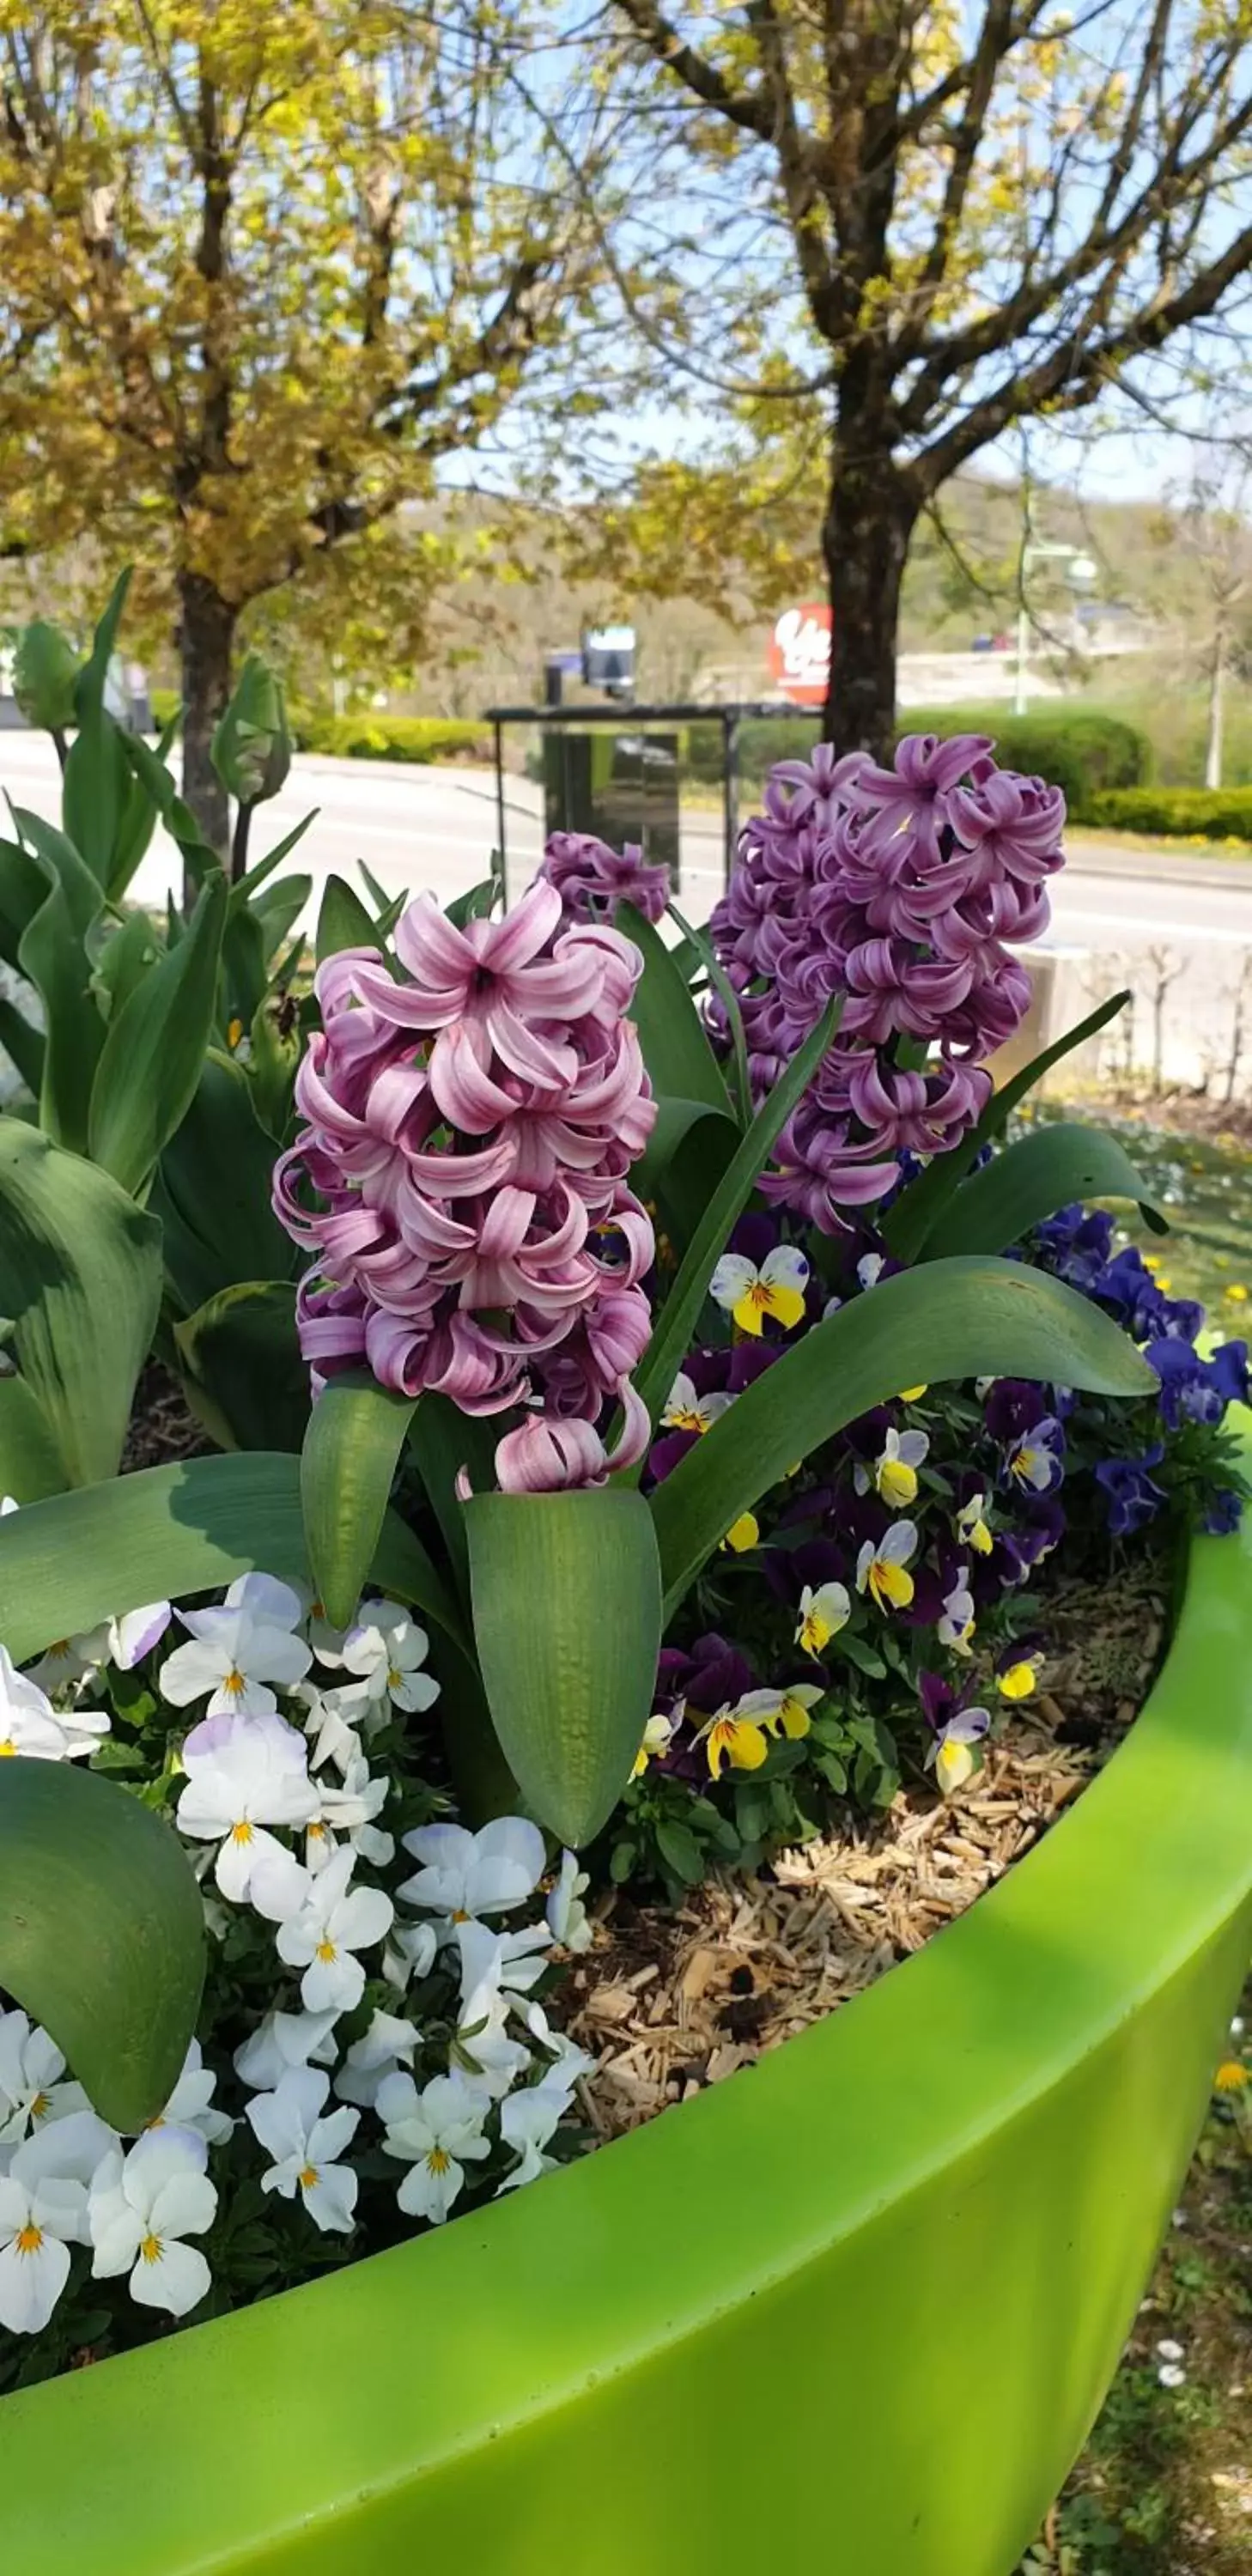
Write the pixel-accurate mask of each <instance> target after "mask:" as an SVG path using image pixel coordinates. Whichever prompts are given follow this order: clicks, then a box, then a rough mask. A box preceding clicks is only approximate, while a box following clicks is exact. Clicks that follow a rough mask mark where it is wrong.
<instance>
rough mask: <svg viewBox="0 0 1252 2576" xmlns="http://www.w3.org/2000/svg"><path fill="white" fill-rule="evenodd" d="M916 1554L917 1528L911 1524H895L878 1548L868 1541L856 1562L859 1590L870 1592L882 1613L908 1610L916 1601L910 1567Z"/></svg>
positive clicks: (881, 1539)
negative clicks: (911, 1558)
mask: <svg viewBox="0 0 1252 2576" xmlns="http://www.w3.org/2000/svg"><path fill="white" fill-rule="evenodd" d="M916 1551H917V1529H916V1526H915V1524H914V1523H913V1522H912V1521H893V1522H892V1524H891V1527H890V1529H889V1530H887V1531H886V1532H885V1533H884V1535H883V1536H882V1538H880V1539H879V1540H878V1542H877V1545H875V1542H874V1541H873V1539H869V1538H867V1539H866V1542H865V1545H864V1547H863V1548H862V1550H861V1553H860V1555H859V1556H858V1558H857V1561H856V1588H857V1591H858V1592H868V1594H869V1596H870V1599H871V1601H874V1602H876V1603H877V1605H878V1608H879V1609H880V1610H907V1608H908V1606H909V1603H910V1601H911V1600H912V1598H913V1577H912V1575H911V1574H910V1573H909V1571H908V1564H909V1559H910V1557H912V1556H914V1555H915V1554H916Z"/></svg>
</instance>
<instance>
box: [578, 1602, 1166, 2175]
mask: <svg viewBox="0 0 1252 2576" xmlns="http://www.w3.org/2000/svg"><path fill="white" fill-rule="evenodd" d="M1159 1581H1160V1569H1159V1567H1157V1566H1153V1565H1151V1564H1148V1565H1143V1564H1140V1565H1138V1566H1136V1567H1135V1568H1134V1569H1132V1570H1131V1571H1130V1572H1129V1573H1128V1574H1127V1575H1126V1576H1124V1577H1123V1578H1121V1579H1120V1580H1119V1581H1117V1582H1114V1583H1112V1584H1110V1583H1109V1582H1108V1581H1102V1582H1100V1583H1099V1584H1091V1585H1086V1584H1080V1585H1070V1586H1068V1587H1067V1588H1066V1589H1065V1590H1064V1591H1063V1592H1058V1593H1057V1594H1056V1595H1055V1596H1054V1598H1053V1600H1052V1601H1051V1602H1050V1604H1049V1614H1048V1621H1047V1628H1048V1642H1049V1653H1048V1659H1047V1664H1046V1669H1045V1681H1046V1684H1047V1687H1046V1688H1045V1689H1044V1690H1043V1691H1042V1692H1041V1694H1040V1696H1039V1697H1038V1698H1036V1699H1034V1700H1031V1701H1029V1702H1026V1703H1024V1704H1022V1705H1020V1706H1018V1707H1016V1708H1014V1710H1013V1712H1012V1715H1011V1717H1010V1719H1009V1722H1008V1724H1007V1726H1006V1727H1005V1728H1004V1731H1003V1733H1002V1734H1001V1735H1000V1736H999V1737H998V1739H997V1741H996V1742H995V1744H994V1745H993V1746H992V1748H991V1750H990V1753H989V1756H988V1760H987V1765H986V1768H985V1770H984V1771H982V1772H981V1773H980V1774H979V1775H978V1776H977V1777H976V1778H975V1779H974V1780H972V1781H971V1782H970V1784H969V1786H968V1788H966V1789H965V1790H963V1791H961V1792H960V1793H959V1794H958V1795H957V1796H956V1797H954V1798H951V1799H949V1800H943V1799H940V1798H939V1796H938V1795H937V1793H936V1792H935V1791H933V1790H931V1789H930V1788H929V1787H921V1786H917V1787H909V1788H905V1789H902V1790H901V1791H900V1792H899V1793H898V1795H897V1796H896V1798H895V1800H894V1801H893V1803H892V1805H891V1807H890V1809H889V1810H888V1811H887V1812H886V1814H885V1815H884V1816H883V1817H882V1818H881V1819H879V1820H876V1821H874V1822H873V1823H868V1822H866V1821H863V1820H852V1821H849V1823H848V1825H847V1826H846V1828H845V1829H844V1830H843V1831H840V1832H835V1833H831V1834H828V1835H825V1836H823V1837H822V1838H821V1839H820V1840H817V1841H814V1842H811V1843H808V1844H806V1845H804V1846H803V1847H802V1848H800V1849H798V1850H794V1851H788V1852H785V1853H783V1854H782V1855H780V1857H779V1858H778V1859H777V1860H776V1861H775V1863H774V1864H773V1867H772V1869H770V1870H764V1871H762V1872H761V1873H760V1874H759V1875H757V1876H754V1877H745V1876H743V1875H737V1876H730V1875H725V1876H717V1877H715V1878H712V1879H710V1880H709V1881H708V1882H707V1883H706V1884H705V1885H704V1886H703V1887H701V1888H698V1889H696V1890H694V1891H693V1893H692V1895H691V1897H690V1899H689V1900H688V1902H687V1903H685V1904H684V1905H683V1906H682V1907H681V1908H680V1909H679V1910H677V1911H674V1910H673V1909H671V1908H668V1907H665V1906H660V1905H657V1906H639V1905H637V1904H635V1903H633V1902H632V1900H631V1899H630V1898H629V1897H628V1896H627V1895H626V1894H625V1893H624V1892H621V1891H618V1890H613V1891H611V1892H610V1893H609V1894H608V1895H607V1896H606V1897H605V1898H604V1899H603V1900H602V1902H601V1905H600V1906H599V1908H598V1909H597V1911H598V1920H597V1922H596V1925H595V1941H594V1945H593V1947H592V1948H591V1949H590V1950H589V1951H587V1952H585V1953H584V1954H583V1955H582V1956H581V1957H580V1958H578V1959H577V1960H575V1961H574V1962H573V1963H572V1966H571V1971H570V1974H569V1976H568V1979H567V1980H566V1982H565V1985H564V1987H563V1988H562V1991H561V1996H560V1998H559V2000H558V2009H560V2010H561V2013H562V2018H564V2019H565V2020H566V2025H567V2028H568V2030H569V2034H570V2037H571V2038H572V2039H575V2040H577V2041H578V2043H579V2044H580V2046H582V2047H583V2048H585V2049H587V2050H588V2051H589V2052H590V2053H591V2054H592V2055H593V2056H595V2057H596V2059H597V2060H598V2064H597V2069H596V2072H595V2074H594V2075H592V2076H590V2077H588V2078H587V2080H586V2082H585V2083H584V2084H582V2085H580V2087H579V2093H580V2097H581V2101H582V2106H583V2109H584V2110H585V2113H586V2116H587V2119H588V2122H589V2124H590V2126H591V2127H592V2128H593V2129H594V2130H595V2131H596V2132H597V2134H598V2136H599V2137H600V2138H601V2139H607V2138H613V2137H619V2136H621V2135H623V2134H624V2133H625V2132H626V2131H627V2130H629V2129H634V2128H638V2127H640V2126H641V2124H642V2123H643V2122H644V2121H645V2120H651V2119H653V2118H655V2116H656V2115H657V2113H658V2112H661V2111H665V2110H668V2109H669V2108H670V2107H671V2105H672V2104H674V2103H676V2102H682V2101H686V2100H687V2099H688V2097H689V2096H690V2095H691V2094H692V2093H695V2092H698V2091H700V2089H701V2088H702V2087H703V2086H704V2085H706V2084H719V2083H722V2082H724V2080H725V2078H726V2077H727V2076H729V2075H733V2074H735V2073H737V2071H738V2070H739V2068H741V2067H743V2066H748V2065H750V2064H751V2063H752V2062H753V2060H754V2059H755V2058H757V2057H760V2056H763V2055H764V2053H765V2051H766V2050H767V2049H771V2048H777V2047H778V2046H780V2044H781V2042H782V2041H783V2040H785V2039H790V2038H792V2037H794V2035H795V2034H796V2033H797V2032H798V2031H801V2030H804V2029H806V2028H807V2027H808V2025H809V2023H810V2022H814V2021H818V2020H820V2019H821V2018H822V2017H823V2015H825V2014H826V2013H829V2012H834V2011H835V2010H837V2008H838V2006H839V2005H840V2004H842V2003H846V2002H847V2001H848V1999H849V1998H850V1997H851V1996H852V1995H857V1994H860V1993H862V1992H863V1990H864V1989H865V1988H866V1987H867V1986H870V1985H872V1984H873V1983H874V1981H875V1979H876V1978H878V1977H881V1976H883V1975H884V1974H885V1973H886V1971H887V1969H889V1968H892V1967H894V1966H895V1965H896V1963H897V1961H899V1960H901V1959H904V1958H907V1957H908V1956H909V1954H910V1953H911V1952H912V1951H914V1950H919V1949H920V1948H921V1947H922V1944H923V1943H924V1942H925V1941H928V1940H929V1939H930V1937H931V1935H932V1933H935V1932H938V1931H940V1930H942V1928H943V1926H944V1925H945V1924H946V1923H950V1922H952V1921H953V1920H954V1919H955V1917H956V1916H957V1915H958V1914H963V1913H964V1912H965V1910H966V1908H967V1907H968V1906H970V1905H973V1904H974V1903H975V1902H976V1900H977V1899H978V1897H980V1896H981V1895H982V1894H983V1893H984V1891H985V1890H986V1889H987V1888H988V1887H992V1886H994V1884H995V1882H996V1880H997V1879H999V1878H1002V1877H1003V1875H1004V1873H1005V1871H1006V1870H1007V1869H1010V1868H1011V1867H1012V1865H1013V1863H1014V1862H1015V1861H1017V1860H1020V1859H1021V1857H1022V1855H1023V1854H1024V1853H1025V1852H1027V1851H1029V1850H1030V1849H1031V1847H1032V1846H1033V1845H1034V1844H1035V1843H1036V1842H1038V1841H1039V1839H1040V1837H1041V1835H1043V1834H1044V1833H1046V1832H1047V1830H1048V1827H1049V1826H1050V1825H1051V1824H1052V1822H1053V1820H1054V1818H1055V1817H1056V1816H1058V1815H1059V1814H1060V1813H1061V1812H1062V1810H1063V1809H1064V1808H1065V1807H1067V1806H1068V1805H1069V1804H1070V1802H1071V1800H1072V1799H1074V1798H1075V1797H1077V1795H1078V1794H1079V1792H1080V1790H1081V1789H1082V1788H1083V1787H1084V1786H1085V1785H1086V1782H1087V1781H1088V1780H1089V1779H1090V1778H1091V1776H1092V1775H1093V1773H1094V1772H1096V1771H1097V1770H1098V1769H1099V1768H1100V1767H1101V1764H1102V1763H1103V1762H1104V1760H1106V1759H1107V1756H1108V1755H1109V1753H1110V1752H1112V1751H1113V1749H1114V1747H1115V1746H1116V1744H1117V1743H1118V1742H1119V1741H1120V1740H1121V1737H1122V1735H1123V1734H1124V1733H1125V1730H1126V1727H1127V1725H1128V1724H1129V1723H1130V1720H1131V1719H1132V1718H1133V1717H1134V1715H1135V1714H1136V1712H1137V1710H1138V1708H1139V1706H1140V1705H1141V1703H1142V1700H1143V1698H1144V1696H1145V1694H1146V1691H1147V1688H1148V1686H1149V1684H1150V1682H1151V1679H1152V1676H1153V1673H1154V1672H1155V1669H1156V1666H1157V1663H1158V1660H1159V1657H1160V1652H1161V1646H1162V1641H1163V1637H1164V1631H1165V1612H1164V1604H1163V1601H1162V1599H1161V1597H1160V1594H1159V1591H1158V1589H1157V1586H1158V1585H1159Z"/></svg>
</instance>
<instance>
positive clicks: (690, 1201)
mask: <svg viewBox="0 0 1252 2576" xmlns="http://www.w3.org/2000/svg"><path fill="white" fill-rule="evenodd" d="M739 1134H740V1131H739V1128H738V1127H737V1125H736V1123H735V1121H734V1119H733V1118H728V1117H727V1116H726V1115H725V1112H724V1111H723V1110H720V1109H711V1108H710V1107H709V1104H708V1102H707V1100H673V1099H669V1100H658V1102H657V1107H656V1123H655V1125H654V1127H653V1130H652V1133H651V1135H650V1136H649V1138H648V1142H647V1145H646V1147H645V1149H644V1152H643V1153H642V1154H641V1156H640V1157H639V1160H638V1162H637V1163H636V1164H635V1165H634V1168H633V1170H632V1172H631V1176H630V1185H631V1188H632V1189H633V1190H635V1191H636V1192H637V1194H638V1196H639V1197H640V1198H641V1199H643V1200H644V1201H645V1202H646V1203H649V1204H650V1203H652V1202H655V1204H656V1206H657V1208H658V1210H659V1212H660V1214H661V1216H662V1217H663V1218H664V1220H665V1224H666V1227H667V1229H668V1231H669V1232H670V1234H671V1235H673V1236H675V1237H676V1239H677V1242H678V1246H679V1249H680V1250H683V1249H685V1247H686V1245H687V1244H688V1243H689V1242H690V1240H691V1237H692V1235H693V1233H694V1232H695V1229H696V1227H697V1225H698V1224H699V1222H700V1218H701V1216H702V1214H703V1212H704V1209H705V1208H706V1206H707V1205H708V1197H709V1189H710V1186H711V1184H712V1183H713V1182H715V1181H719V1180H720V1179H721V1177H722V1174H723V1173H724V1171H725V1169H726V1166H727V1164H728V1163H729V1161H730V1158H731V1155H732V1154H733V1153H734V1150H735V1147H736V1145H737V1144H738V1142H739Z"/></svg>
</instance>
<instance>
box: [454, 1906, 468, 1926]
mask: <svg viewBox="0 0 1252 2576" xmlns="http://www.w3.org/2000/svg"><path fill="white" fill-rule="evenodd" d="M452 1920H453V1922H454V1923H468V1922H469V1920H470V1916H469V1915H468V1913H467V1912H466V1910H465V1907H464V1906H463V1905H454V1906H453V1908H452Z"/></svg>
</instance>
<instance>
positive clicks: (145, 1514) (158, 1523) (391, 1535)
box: [0, 1449, 463, 1983]
mask: <svg viewBox="0 0 1252 2576" xmlns="http://www.w3.org/2000/svg"><path fill="white" fill-rule="evenodd" d="M253 1571H259V1572H261V1573H263V1574H277V1575H280V1576H282V1577H284V1578H285V1579H286V1580H287V1581H288V1582H294V1583H303V1582H307V1580H308V1576H309V1564H308V1558H307V1554H306V1551H305V1542H304V1518H303V1513H302V1510H301V1504H300V1461H299V1459H298V1458H297V1457H295V1456H288V1455H286V1454H285V1453H282V1452H279V1451H271V1450H262V1449H253V1450H247V1451H237V1452H230V1453H228V1454H226V1455H225V1456H222V1457H217V1458H187V1459H183V1460H181V1461H180V1462H179V1463H178V1464H176V1465H174V1466H170V1467H145V1468H142V1469H141V1470H140V1472H139V1473H138V1474H137V1475H134V1476H120V1477H118V1478H116V1479H114V1480H112V1481H110V1482H109V1483H106V1484H100V1485H95V1486H90V1487H87V1488H85V1489H84V1490H82V1491H79V1492H76V1493H67V1494H54V1495H52V1496H50V1497H49V1499H48V1500H47V1501H46V1502H38V1503H32V1504H31V1505H30V1507H29V1509H28V1510H23V1511H20V1512H7V1513H5V1514H4V1516H3V1517H2V1518H0V1637H3V1639H4V1642H5V1644H6V1646H7V1647H8V1650H9V1653H10V1654H11V1655H12V1657H13V1660H14V1662H15V1663H26V1662H28V1661H29V1659H30V1657H31V1656H32V1655H38V1654H42V1653H43V1651H44V1649H45V1647H47V1646H50V1645H51V1644H52V1643H53V1641H54V1639H56V1638H57V1637H64V1636H66V1635H77V1634H78V1633H79V1632H80V1631H81V1630H83V1629H85V1628H94V1627H96V1626H97V1625H98V1623H99V1621H100V1620H102V1619H108V1618H112V1617H118V1618H120V1617H121V1616H122V1614H123V1612H125V1611H127V1610H138V1609H141V1608H142V1607H143V1605H144V1603H145V1602H148V1601H185V1600H187V1599H188V1598H189V1597H190V1595H192V1594H193V1593H199V1592H214V1591H218V1590H220V1589H221V1588H222V1587H223V1586H224V1585H226V1584H228V1583H233V1582H234V1579H235V1577H236V1575H237V1574H248V1573H251V1572H253ZM368 1573H369V1576H370V1580H371V1581H372V1582H373V1583H374V1584H376V1585H377V1587H378V1589H379V1591H380V1592H385V1593H388V1594H389V1595H391V1596H392V1597H393V1598H394V1599H395V1600H397V1601H409V1602H412V1603H413V1605H414V1606H415V1608H417V1609H419V1610H423V1611H425V1612H426V1613H427V1614H428V1615H429V1617H431V1618H432V1619H434V1620H437V1621H438V1623H439V1625H440V1626H441V1627H442V1628H444V1629H446V1631H447V1633H448V1634H449V1636H451V1637H452V1638H453V1639H454V1640H455V1642H456V1643H457V1644H458V1645H460V1644H462V1643H463V1637H462V1632H461V1627H460V1622H459V1621H458V1618H457V1615H456V1607H455V1604H454V1603H453V1601H452V1600H451V1597H450V1595H449V1593H448V1589H447V1586H446V1584H445V1583H444V1581H443V1578H442V1576H441V1575H440V1574H439V1573H438V1571H437V1570H436V1568H435V1566H434V1565H432V1563H431V1560H430V1558H429V1556H428V1555H427V1553H426V1550H425V1548H424V1547H423V1546H422V1545H421V1542H420V1540H418V1539H417V1538H415V1537H414V1535H413V1532H412V1531H411V1530H410V1529H407V1528H406V1527H405V1524H404V1522H403V1521H402V1520H400V1519H399V1518H398V1516H397V1515H396V1514H395V1513H394V1512H389V1513H388V1514H387V1517H386V1519H385V1521H384V1523H383V1528H382V1532H381V1535H380V1538H379V1541H378V1546H377V1548H376V1550H375V1553H374V1561H373V1564H372V1565H371V1566H370V1567H369V1568H368ZM2 1982H3V1978H2V1977H0V1983H2Z"/></svg>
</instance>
